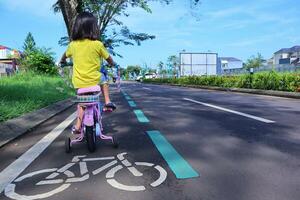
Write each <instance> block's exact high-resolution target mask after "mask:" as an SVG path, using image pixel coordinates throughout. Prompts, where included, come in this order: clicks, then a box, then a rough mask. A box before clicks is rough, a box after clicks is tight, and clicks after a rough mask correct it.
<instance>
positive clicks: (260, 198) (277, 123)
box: [0, 82, 300, 200]
mask: <svg viewBox="0 0 300 200" xmlns="http://www.w3.org/2000/svg"><path fill="white" fill-rule="evenodd" d="M111 91H112V99H113V100H114V102H115V103H116V104H117V105H118V109H117V110H116V111H115V112H113V113H111V114H106V115H105V116H104V119H103V123H104V126H105V127H104V128H105V132H106V133H107V134H108V135H116V136H117V137H118V140H119V142H120V145H119V148H118V149H115V148H113V147H112V145H111V144H110V143H107V142H106V143H105V142H100V143H98V145H97V150H96V152H94V153H89V152H88V150H87V148H86V144H85V143H81V144H78V145H76V146H74V147H73V149H72V152H71V153H70V154H66V153H65V152H64V138H65V137H66V135H68V134H69V133H70V127H71V124H70V122H71V121H72V120H71V121H70V120H69V121H67V122H66V121H65V120H66V119H67V118H68V117H69V116H70V115H71V114H72V113H74V111H75V107H72V108H70V109H68V110H66V111H65V112H63V113H61V114H60V115H59V116H56V117H54V118H51V119H50V120H48V121H46V122H45V123H43V124H41V125H40V126H39V127H37V128H36V129H35V130H33V131H32V132H30V133H28V134H26V135H24V136H22V137H20V138H18V139H17V140H15V141H13V142H12V143H10V144H8V145H6V146H4V147H3V148H1V149H0V159H1V162H0V171H1V174H0V176H1V175H3V174H4V172H5V173H6V174H5V175H6V176H4V177H15V178H14V179H13V180H14V181H10V182H11V184H9V186H6V187H4V188H5V192H4V191H1V194H0V199H1V200H2V199H3V200H6V199H11V198H16V199H22V200H28V199H38V198H40V199H49V200H50V199H51V200H52V199H56V200H57V199H58V200H60V199H74V200H77V199H78V200H82V199H89V200H98V199H115V200H121V199H130V200H140V199H143V200H150V199H151V200H152V199H156V200H157V199H176V200H177V199H178V200H183V199H191V200H199V199H204V200H277V199H278V200H283V199H284V200H299V199H300V120H299V117H300V101H299V100H295V99H286V98H279V97H269V96H259V95H249V94H239V93H230V92H220V91H209V90H201V89H191V88H179V87H170V86H159V85H149V84H140V83H129V82H128V83H124V84H122V91H123V92H124V94H125V95H124V94H123V93H118V92H117V91H116V89H115V88H114V87H112V88H111ZM128 101H133V102H134V103H135V104H136V107H131V106H130V104H129V103H128ZM131 103H132V102H131ZM135 110H140V111H141V112H142V113H143V114H144V116H145V117H146V118H147V119H148V120H149V122H146V123H143V122H140V121H139V120H142V117H143V116H139V117H138V118H137V116H136V114H135V113H134V111H135ZM64 121H65V122H64ZM62 122H64V123H63V124H61V123H62ZM59 124H60V126H59V127H58V128H56V127H57V126H58V125H59ZM55 128H56V129H55ZM53 129H55V131H56V132H55V131H53ZM153 130H156V131H159V132H160V133H161V135H162V136H163V137H164V138H165V139H166V141H167V143H168V144H171V145H172V147H173V150H170V147H169V146H168V145H165V144H160V143H159V144H156V143H155V141H153V140H151V138H150V137H149V135H148V134H147V131H153ZM51 131H52V132H51ZM50 132H51V135H55V134H57V138H53V142H51V143H49V146H48V147H47V148H46V149H45V150H41V149H42V148H41V147H40V146H38V147H37V148H34V149H35V150H32V151H31V150H30V149H32V148H33V145H35V144H36V143H37V142H38V141H41V140H42V142H40V143H39V144H40V145H44V144H45V143H46V142H45V141H48V140H49V138H48V139H47V138H46V139H47V140H45V139H43V138H44V137H45V136H46V135H47V134H49V133H50ZM60 132H61V133H60ZM159 145H163V146H159ZM28 150H29V151H28ZM174 150H176V151H175V153H174ZM26 151H27V152H29V153H27V154H26V156H27V157H25V156H24V153H25V152H26ZM37 152H40V153H37ZM125 152H126V153H127V154H126V155H125V154H124V157H125V159H127V160H128V161H129V162H130V163H132V164H134V163H135V162H147V163H153V164H154V165H153V166H161V167H162V169H164V170H165V172H166V173H167V177H166V178H165V179H162V183H159V184H158V185H156V186H152V185H150V184H151V183H154V182H155V181H156V180H158V179H159V178H162V177H163V175H162V174H160V172H161V171H162V170H161V171H160V170H158V168H154V167H151V166H145V165H141V164H139V163H135V164H136V165H134V166H136V169H138V170H139V171H140V172H142V174H143V175H142V176H133V174H132V173H130V172H129V170H128V169H127V167H126V166H125V165H124V163H123V164H121V165H122V166H123V168H122V169H120V170H119V171H115V173H114V175H113V177H111V176H109V175H108V174H109V172H110V171H111V169H112V168H113V167H108V168H107V169H103V171H101V170H99V169H100V167H101V166H105V165H107V164H108V163H109V162H111V160H109V159H108V158H110V159H112V160H115V161H116V162H118V163H121V160H120V159H118V158H117V157H116V156H117V155H118V154H120V153H125ZM176 152H177V153H178V155H180V159H181V160H184V161H185V162H186V164H187V165H188V166H190V167H191V168H192V169H193V170H194V171H195V172H197V173H198V174H199V176H197V177H191V178H184V179H182V178H177V177H178V173H179V172H178V171H176V170H175V169H174V162H173V161H170V160H168V158H174V157H176V155H175V154H176ZM33 154H36V158H35V157H34V156H32V155H33ZM78 155H84V156H85V157H81V158H80V159H81V168H80V167H78V166H77V165H79V163H76V165H74V166H72V167H70V168H68V169H69V170H63V169H62V167H64V166H66V164H68V163H72V159H73V158H74V157H75V156H78ZM89 158H98V160H94V161H90V162H86V164H87V167H86V168H85V167H84V165H85V164H84V159H89ZM100 158H102V160H101V159H100ZM103 158H105V159H103ZM90 160H91V159H90ZM73 161H74V160H73ZM26 162H27V163H29V164H28V167H27V166H25V165H24V164H22V163H26ZM74 162H75V161H74ZM14 163H16V164H15V165H13V164H14ZM18 163H21V164H18ZM175 164H178V162H177V163H176V162H175ZM121 165H120V166H121ZM175 167H176V166H175ZM66 168H67V167H66ZM10 169H11V171H9V170H10ZM45 169H48V170H45ZM84 169H85V170H87V171H88V172H87V173H86V174H89V176H88V178H87V176H85V177H83V176H80V173H81V171H80V170H83V171H84ZM40 170H44V171H40ZM51 170H52V171H51ZM57 170H61V172H60V173H59V174H58V176H57V177H55V178H53V177H52V178H51V177H50V178H49V179H52V180H53V179H56V180H58V179H61V180H63V182H59V183H53V184H47V185H36V183H38V182H40V181H41V180H46V179H45V178H46V177H47V176H49V175H50V174H52V173H53V172H54V171H57ZM96 170H98V172H99V173H93V172H96ZM164 170H163V171H164ZM184 170H188V168H185V169H184ZM184 170H183V171H184ZM36 171H39V172H43V173H39V174H30V173H31V172H36ZM63 171H64V172H66V173H62V172H63ZM70 171H71V173H73V174H74V177H75V178H81V179H76V180H75V179H73V180H74V181H73V182H72V181H69V182H67V181H66V180H67V179H68V178H70V176H71V175H70V174H68V173H67V172H70ZM100 171H101V172H100ZM180 173H181V172H180ZM182 173H184V172H182ZM26 174H29V175H28V176H24V175H26ZM31 175H32V176H31ZM2 177H3V176H2ZM20 177H21V178H20ZM16 178H17V179H16ZM18 179H19V180H18ZM84 179H86V180H84ZM109 179H110V180H112V179H113V180H114V181H115V182H117V183H120V184H121V186H120V188H119V189H117V188H115V187H113V185H111V184H110V183H109V181H108V180H109ZM68 180H69V179H68ZM3 182H4V179H3V180H0V184H2V185H3ZM6 185H7V184H6ZM12 185H14V187H15V188H12ZM0 186H1V185H0ZM126 186H129V187H126ZM130 186H145V188H144V189H143V190H142V191H128V190H130V188H135V187H130ZM64 187H65V188H64ZM0 188H1V187H0ZM57 188H59V189H61V191H58V190H59V189H57ZM56 189H57V190H56ZM12 191H15V194H18V195H19V196H16V195H15V196H13V195H12V194H13V193H12ZM54 191H56V193H55V192H54ZM36 195H39V196H36ZM8 196H9V197H10V198H9V197H8Z"/></svg>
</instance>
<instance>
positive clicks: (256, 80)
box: [144, 71, 300, 92]
mask: <svg viewBox="0 0 300 200" xmlns="http://www.w3.org/2000/svg"><path fill="white" fill-rule="evenodd" d="M144 82H148V83H151V82H154V83H172V84H181V85H202V86H217V87H224V88H234V87H237V88H253V89H262V90H279V91H289V92H297V91H298V92H299V91H300V74H299V73H277V72H275V71H270V72H261V73H255V74H254V75H250V74H245V75H240V76H188V77H181V78H158V79H146V80H144Z"/></svg>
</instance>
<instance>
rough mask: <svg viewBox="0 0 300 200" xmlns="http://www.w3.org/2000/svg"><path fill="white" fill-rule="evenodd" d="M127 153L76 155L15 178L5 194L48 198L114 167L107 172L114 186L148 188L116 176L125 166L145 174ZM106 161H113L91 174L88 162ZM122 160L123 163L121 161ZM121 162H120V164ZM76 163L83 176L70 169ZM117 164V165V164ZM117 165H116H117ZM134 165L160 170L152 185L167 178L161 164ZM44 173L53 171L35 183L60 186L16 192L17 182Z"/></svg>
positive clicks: (29, 197) (108, 179) (31, 199)
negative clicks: (37, 191) (33, 192)
mask: <svg viewBox="0 0 300 200" xmlns="http://www.w3.org/2000/svg"><path fill="white" fill-rule="evenodd" d="M126 154H127V153H126V152H124V153H120V154H118V155H117V156H116V157H117V159H116V158H115V157H114V156H111V157H102V158H86V155H82V156H74V157H73V159H72V162H71V163H68V164H66V165H64V166H63V167H61V168H51V169H42V170H38V171H35V172H31V173H28V174H25V175H23V176H21V177H19V178H17V179H16V180H14V181H13V182H12V183H10V184H9V185H7V186H6V188H5V191H4V194H5V195H6V196H7V197H9V198H11V199H18V200H19V199H22V200H34V199H42V198H48V197H50V196H52V195H54V194H57V193H59V192H62V191H64V190H66V189H67V188H68V187H69V186H70V185H71V184H72V183H77V182H82V181H85V180H87V179H89V177H90V175H91V174H92V175H97V174H99V173H100V172H102V171H104V170H106V169H108V168H110V167H112V168H111V169H110V170H108V171H107V173H106V181H107V183H108V184H110V185H111V186H112V187H114V188H117V189H120V190H125V191H143V190H146V187H145V186H144V185H133V186H132V185H131V186H130V185H125V184H122V183H120V182H118V181H117V180H116V179H115V178H114V177H115V174H116V173H117V172H118V171H120V170H121V169H125V168H124V166H125V167H126V168H127V169H128V170H129V171H130V172H131V173H132V174H133V175H134V176H136V177H138V176H143V174H142V173H141V172H140V171H138V170H137V169H136V168H135V167H134V166H133V165H132V164H131V163H130V162H129V161H128V160H127V159H125V158H124V156H125V155H126ZM103 160H104V161H105V160H112V161H111V162H109V163H107V164H105V165H103V166H101V167H99V168H97V169H95V170H93V171H92V173H91V174H90V173H89V171H88V167H87V162H91V161H103ZM119 162H121V164H120V163H119ZM118 163H119V164H118ZM75 164H79V169H80V174H81V176H79V177H75V174H74V173H73V172H72V171H71V170H70V168H71V167H73V166H74V165H75ZM116 164H117V165H116ZM115 165H116V166H115ZM134 165H136V166H144V167H151V168H154V169H155V170H157V171H158V172H159V177H158V178H157V180H155V181H154V182H152V183H150V186H152V187H157V186H159V185H160V184H162V183H163V182H164V181H165V180H166V178H167V172H166V170H165V169H164V168H162V167H161V166H159V165H155V164H153V163H147V162H134ZM44 173H51V174H50V175H49V176H47V177H46V178H45V179H44V180H41V181H39V182H37V183H36V184H35V185H38V186H41V185H59V186H58V187H56V188H54V189H52V190H50V191H48V192H46V193H41V194H36V195H31V196H26V195H22V194H18V193H17V192H16V183H20V182H21V181H23V180H25V179H29V178H32V177H33V176H35V175H40V174H44ZM60 174H64V175H66V176H67V177H68V178H67V179H66V180H64V179H60V178H57V177H58V176H59V175H60Z"/></svg>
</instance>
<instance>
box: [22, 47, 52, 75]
mask: <svg viewBox="0 0 300 200" xmlns="http://www.w3.org/2000/svg"><path fill="white" fill-rule="evenodd" d="M21 62H22V65H24V66H25V68H26V69H29V70H32V71H35V72H39V73H44V74H50V75H56V74H57V73H58V71H57V68H56V67H55V61H54V58H53V57H52V53H51V52H49V50H48V49H41V48H37V49H35V50H33V51H30V52H29V53H28V54H26V55H25V57H24V58H23V60H22V61H21Z"/></svg>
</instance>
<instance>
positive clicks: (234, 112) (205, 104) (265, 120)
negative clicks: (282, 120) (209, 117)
mask: <svg viewBox="0 0 300 200" xmlns="http://www.w3.org/2000/svg"><path fill="white" fill-rule="evenodd" d="M183 100H186V101H190V102H193V103H197V104H201V105H204V106H208V107H211V108H215V109H219V110H223V111H226V112H230V113H233V114H237V115H241V116H244V117H248V118H251V119H255V120H258V121H261V122H265V123H275V121H272V120H268V119H265V118H262V117H256V116H254V115H249V114H246V113H242V112H238V111H235V110H230V109H227V108H223V107H220V106H215V105H212V104H209V103H204V102H200V101H196V100H193V99H189V98H183Z"/></svg>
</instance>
